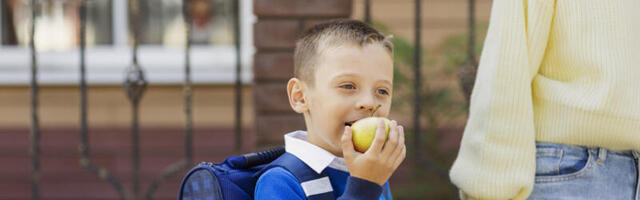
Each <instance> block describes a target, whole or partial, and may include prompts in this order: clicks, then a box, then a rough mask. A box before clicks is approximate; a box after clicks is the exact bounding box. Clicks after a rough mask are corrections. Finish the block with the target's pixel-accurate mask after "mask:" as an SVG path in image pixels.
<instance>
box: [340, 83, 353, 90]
mask: <svg viewBox="0 0 640 200" xmlns="http://www.w3.org/2000/svg"><path fill="white" fill-rule="evenodd" d="M340 88H343V89H347V90H353V89H356V86H353V85H352V84H344V85H341V86H340Z"/></svg>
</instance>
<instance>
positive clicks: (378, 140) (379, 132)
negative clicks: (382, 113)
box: [365, 119, 386, 155]
mask: <svg viewBox="0 0 640 200" xmlns="http://www.w3.org/2000/svg"><path fill="white" fill-rule="evenodd" d="M384 132H385V124H384V120H382V119H380V120H379V121H378V126H377V127H376V136H375V138H373V144H371V146H370V147H369V149H368V150H367V152H365V154H371V153H369V152H373V153H372V154H374V155H377V154H379V153H380V151H382V145H384V140H385V139H386V136H385V133H384Z"/></svg>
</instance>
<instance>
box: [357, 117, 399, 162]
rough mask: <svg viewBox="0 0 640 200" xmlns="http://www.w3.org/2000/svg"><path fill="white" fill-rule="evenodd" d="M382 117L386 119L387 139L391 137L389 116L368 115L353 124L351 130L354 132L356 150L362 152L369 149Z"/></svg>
mask: <svg viewBox="0 0 640 200" xmlns="http://www.w3.org/2000/svg"><path fill="white" fill-rule="evenodd" d="M380 119H382V120H384V125H385V126H384V129H385V131H384V132H385V141H386V140H387V139H389V124H391V121H389V119H387V118H383V117H367V118H364V119H361V120H358V121H356V122H355V123H353V125H351V130H352V132H353V134H352V139H353V146H354V147H355V149H356V151H358V152H360V153H364V152H366V151H367V149H369V147H370V146H371V143H373V139H374V138H375V137H376V129H377V128H378V121H380Z"/></svg>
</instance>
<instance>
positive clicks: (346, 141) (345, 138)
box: [341, 126, 355, 160]
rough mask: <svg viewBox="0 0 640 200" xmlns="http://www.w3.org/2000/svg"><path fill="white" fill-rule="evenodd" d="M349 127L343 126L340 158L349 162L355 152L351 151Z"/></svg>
mask: <svg viewBox="0 0 640 200" xmlns="http://www.w3.org/2000/svg"><path fill="white" fill-rule="evenodd" d="M351 134H352V133H351V127H349V126H345V127H344V133H343V134H342V139H341V140H342V156H344V158H345V159H346V160H351V158H352V156H353V154H354V152H355V150H354V149H353V140H352V138H351V137H352V136H351Z"/></svg>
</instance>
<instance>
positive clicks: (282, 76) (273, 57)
mask: <svg viewBox="0 0 640 200" xmlns="http://www.w3.org/2000/svg"><path fill="white" fill-rule="evenodd" d="M253 74H254V76H253V78H254V79H255V80H256V81H262V80H288V79H289V78H291V77H293V52H258V53H256V54H255V59H254V64H253Z"/></svg>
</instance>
